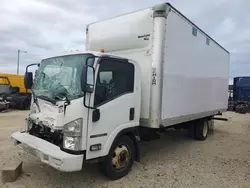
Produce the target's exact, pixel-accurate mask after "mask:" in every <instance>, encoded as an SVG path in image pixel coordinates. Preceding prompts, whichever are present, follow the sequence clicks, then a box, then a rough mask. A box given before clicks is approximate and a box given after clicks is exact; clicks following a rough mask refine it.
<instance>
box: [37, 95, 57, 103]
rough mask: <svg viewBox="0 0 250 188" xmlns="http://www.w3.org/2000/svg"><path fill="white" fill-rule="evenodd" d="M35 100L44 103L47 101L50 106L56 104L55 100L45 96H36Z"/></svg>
mask: <svg viewBox="0 0 250 188" xmlns="http://www.w3.org/2000/svg"><path fill="white" fill-rule="evenodd" d="M37 98H39V99H43V100H45V101H49V102H51V103H52V104H56V100H53V99H51V98H50V97H48V96H46V95H38V96H37Z"/></svg>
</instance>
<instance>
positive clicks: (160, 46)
mask: <svg viewBox="0 0 250 188" xmlns="http://www.w3.org/2000/svg"><path fill="white" fill-rule="evenodd" d="M165 20H166V19H165V18H164V17H156V18H155V19H154V33H153V55H152V73H151V79H152V81H151V85H152V86H151V97H150V117H149V126H150V127H153V128H158V127H159V125H160V124H161V105H162V104H161V103H162V100H161V96H162V63H163V54H164V50H165V49H164V39H165Z"/></svg>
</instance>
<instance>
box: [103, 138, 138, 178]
mask: <svg viewBox="0 0 250 188" xmlns="http://www.w3.org/2000/svg"><path fill="white" fill-rule="evenodd" d="M134 158H135V146H134V143H133V141H132V139H131V138H129V137H128V136H122V137H121V138H119V139H118V140H117V141H116V142H115V143H114V144H113V146H112V147H111V149H110V151H109V154H108V156H107V157H106V159H105V160H104V161H102V162H100V169H101V171H102V172H103V173H104V175H106V176H107V177H109V178H110V179H112V180H117V179H120V178H122V177H123V176H125V175H127V174H128V172H129V170H130V169H131V167H132V165H133V161H134Z"/></svg>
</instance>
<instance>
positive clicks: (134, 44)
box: [12, 4, 229, 179]
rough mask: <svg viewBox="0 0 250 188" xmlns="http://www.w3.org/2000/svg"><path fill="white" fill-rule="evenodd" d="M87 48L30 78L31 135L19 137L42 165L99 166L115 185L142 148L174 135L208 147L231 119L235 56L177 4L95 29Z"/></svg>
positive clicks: (45, 66)
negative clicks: (224, 116) (212, 132)
mask: <svg viewBox="0 0 250 188" xmlns="http://www.w3.org/2000/svg"><path fill="white" fill-rule="evenodd" d="M86 39H87V40H86V48H87V50H88V51H86V52H83V53H80V52H76V53H72V54H67V55H63V56H56V57H51V58H48V59H44V60H42V62H41V63H40V67H39V69H38V71H37V75H36V78H35V81H34V84H33V86H32V77H33V76H32V73H31V72H26V76H25V85H26V87H27V88H31V86H32V91H33V94H34V95H33V97H34V102H33V104H32V105H31V114H30V116H29V117H28V120H27V128H26V132H22V133H20V132H16V133H14V134H13V135H12V137H13V138H14V140H16V143H18V144H19V146H21V147H22V148H23V149H26V150H28V151H29V152H30V153H34V154H35V155H36V156H37V157H39V158H40V159H41V161H42V162H44V163H47V164H49V165H50V166H52V167H54V168H56V169H58V170H61V171H77V170H81V169H82V164H83V163H84V161H87V162H99V163H100V167H101V170H102V172H103V173H104V174H105V175H107V176H108V177H110V178H111V179H118V178H121V177H123V176H124V175H126V174H127V173H128V172H129V170H130V168H131V166H132V164H133V161H134V160H139V158H140V150H139V145H138V142H139V141H141V140H146V141H149V140H152V139H156V138H159V134H158V131H160V130H162V129H166V128H170V127H175V128H186V129H188V131H189V135H190V136H192V137H193V138H195V139H198V140H205V139H206V138H207V135H208V131H209V128H212V127H213V124H212V118H213V116H214V115H216V114H220V113H221V112H224V111H226V109H227V102H228V100H227V97H228V93H227V91H228V74H229V53H228V51H226V50H225V49H224V48H223V47H222V46H220V45H219V44H218V43H217V42H216V41H214V40H213V39H212V38H211V37H209V36H208V35H207V34H206V33H204V32H203V31H202V30H201V29H200V28H198V27H197V26H196V25H195V24H194V23H192V22H191V21H190V20H189V19H187V18H186V17H185V16H183V15H182V14H181V13H180V12H179V11H177V10H176V9H175V8H174V7H173V6H171V5H170V4H161V5H157V6H154V7H152V8H148V9H144V10H140V11H138V12H133V13H130V14H126V15H123V16H119V17H115V18H112V19H109V20H104V21H101V22H97V23H94V24H90V25H89V26H88V27H87V36H86ZM100 49H102V50H101V51H102V52H103V51H105V52H108V53H102V52H94V51H99V50H100ZM112 54H113V55H112ZM23 145H24V146H23ZM27 148H28V149H27Z"/></svg>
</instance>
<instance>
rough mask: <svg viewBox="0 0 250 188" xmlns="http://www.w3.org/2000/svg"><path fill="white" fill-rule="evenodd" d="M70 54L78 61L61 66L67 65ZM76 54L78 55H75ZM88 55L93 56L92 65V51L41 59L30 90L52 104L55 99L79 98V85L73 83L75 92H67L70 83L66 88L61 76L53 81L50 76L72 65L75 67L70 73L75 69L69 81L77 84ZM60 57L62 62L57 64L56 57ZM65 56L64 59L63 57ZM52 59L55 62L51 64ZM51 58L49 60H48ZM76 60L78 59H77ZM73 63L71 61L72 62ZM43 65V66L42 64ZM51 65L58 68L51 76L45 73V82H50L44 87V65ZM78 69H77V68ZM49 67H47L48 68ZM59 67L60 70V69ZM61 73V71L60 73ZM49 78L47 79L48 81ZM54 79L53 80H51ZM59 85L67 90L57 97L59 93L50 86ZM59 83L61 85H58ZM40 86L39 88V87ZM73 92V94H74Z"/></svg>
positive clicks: (81, 95) (81, 94) (80, 95)
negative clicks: (47, 86)
mask: <svg viewBox="0 0 250 188" xmlns="http://www.w3.org/2000/svg"><path fill="white" fill-rule="evenodd" d="M72 56H76V58H79V62H74V63H75V65H74V66H63V65H67V64H68V63H70V60H68V61H67V58H70V57H72ZM77 56H78V57H77ZM90 57H93V58H94V61H93V62H92V66H94V63H95V55H94V54H92V53H76V54H66V55H61V56H55V57H50V58H46V59H43V60H42V61H41V63H40V67H39V68H38V70H37V75H36V76H35V80H34V84H33V86H32V91H33V92H34V94H35V95H36V97H37V98H41V99H43V100H46V99H47V100H46V101H49V102H51V103H53V104H55V103H56V102H57V101H71V100H74V99H78V98H81V97H84V93H83V92H82V91H81V87H79V88H78V87H77V86H76V85H74V87H75V88H77V91H76V93H75V92H72V91H71V92H69V91H68V90H70V89H72V88H71V87H72V84H70V85H67V86H68V87H69V88H68V89H66V88H65V87H64V85H63V84H62V83H61V81H62V80H60V79H62V78H60V79H58V80H56V81H55V79H51V77H53V76H54V75H56V74H60V73H62V72H63V71H61V70H62V69H63V68H64V67H72V69H73V68H75V69H76V70H72V73H71V74H73V71H76V72H75V75H71V77H70V78H71V79H72V80H71V81H70V82H72V81H73V82H75V84H76V83H77V85H79V83H81V78H82V74H84V73H83V71H82V70H83V67H84V66H85V64H86V60H87V59H88V58H90ZM60 58H62V64H61V65H59V64H58V63H57V62H56V61H57V59H58V60H60ZM63 58H65V59H63ZM53 59H54V60H55V64H53V63H54V62H53ZM48 60H49V61H50V60H51V62H49V61H48ZM44 61H45V62H46V61H47V64H45V65H44V63H45V62H44ZM77 61H78V60H77ZM72 64H73V63H72ZM43 65H44V66H43ZM51 65H52V66H53V65H55V69H56V68H57V66H58V68H59V70H58V71H59V72H57V73H55V74H54V75H52V76H48V75H47V82H49V83H50V86H49V87H50V88H47V89H46V88H44V86H42V85H43V84H44V82H45V81H44V79H45V76H43V74H44V75H46V73H44V70H46V67H48V66H51ZM79 68H80V70H77V69H79ZM49 69H50V68H49V67H48V70H49ZM60 69H61V70H60ZM66 72H67V70H66ZM52 73H53V72H52ZM62 74H63V73H62ZM62 77H63V76H62ZM48 80H49V81H48ZM53 81H54V82H53ZM67 81H68V79H66V82H67ZM55 85H57V86H59V87H61V86H62V87H61V89H64V91H65V90H66V91H67V92H66V93H64V94H65V96H62V95H61V96H62V97H58V96H59V95H60V93H56V92H55V90H54V91H53V89H51V87H52V86H53V87H54V86H55ZM60 85H61V86H60ZM39 87H40V88H39ZM74 94H75V95H74ZM49 98H51V100H48V99H49Z"/></svg>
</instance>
